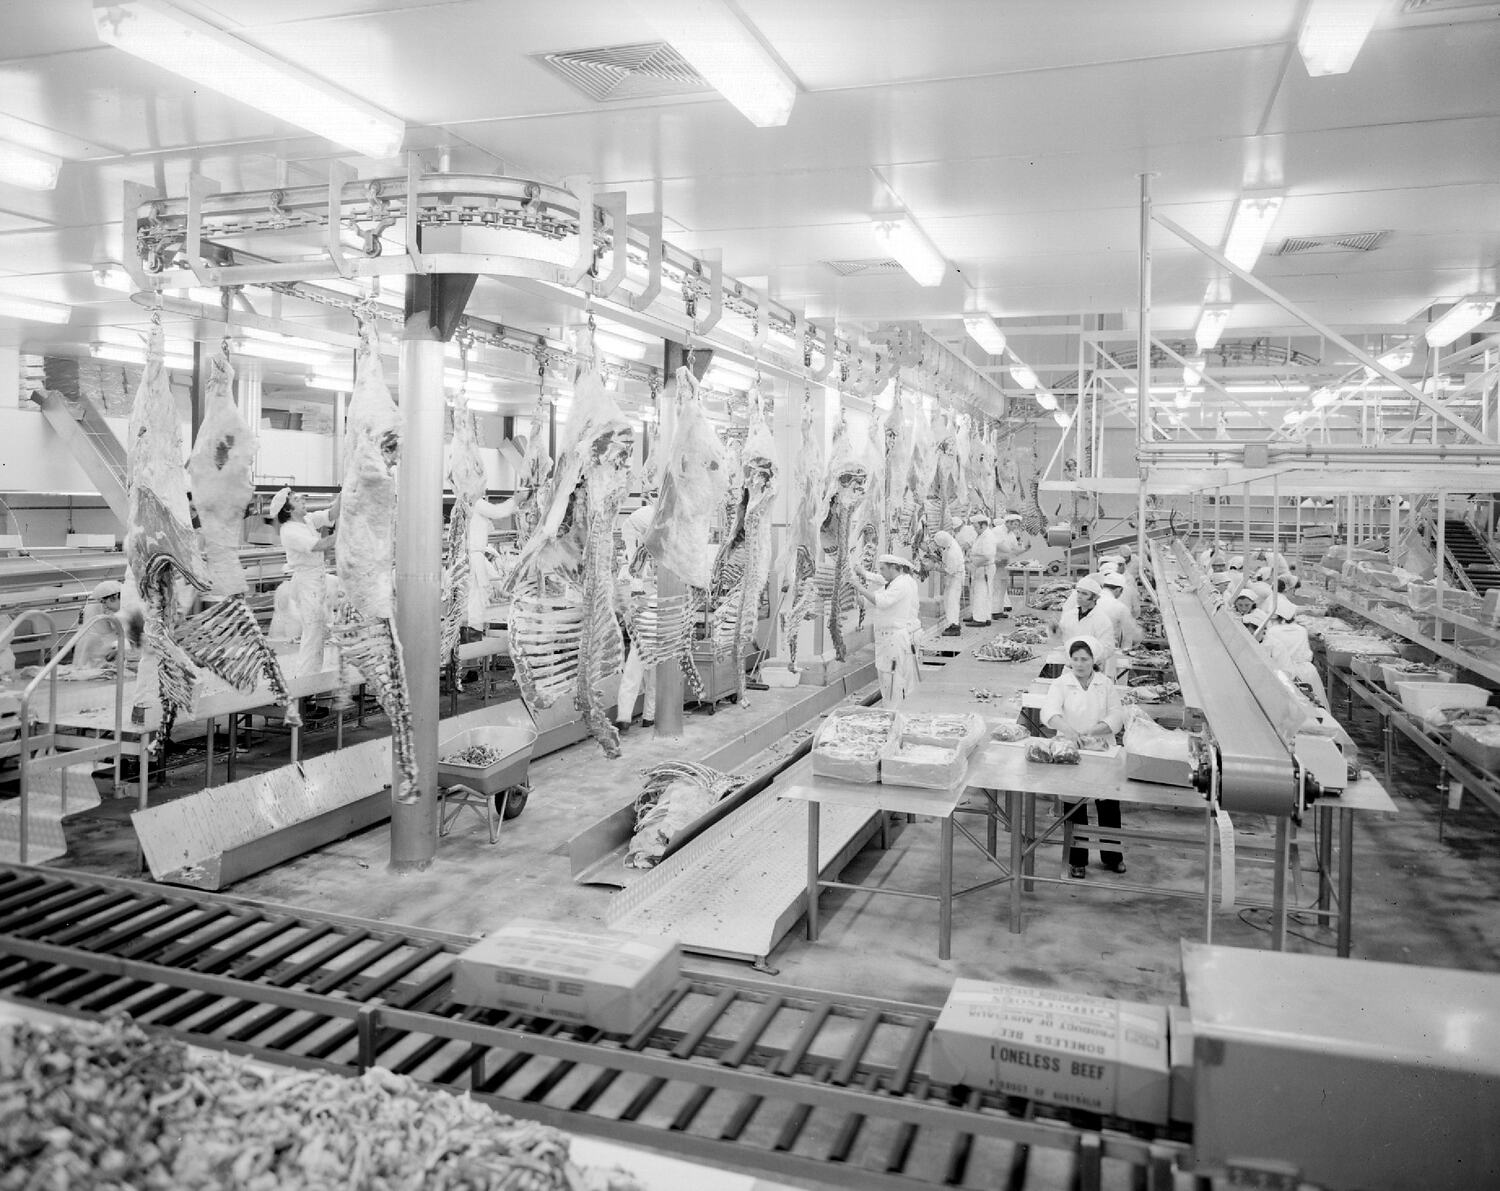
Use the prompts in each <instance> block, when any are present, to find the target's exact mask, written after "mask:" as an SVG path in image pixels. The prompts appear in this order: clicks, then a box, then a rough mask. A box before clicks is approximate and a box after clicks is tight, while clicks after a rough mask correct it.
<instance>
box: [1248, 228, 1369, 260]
mask: <svg viewBox="0 0 1500 1191" xmlns="http://www.w3.org/2000/svg"><path fill="white" fill-rule="evenodd" d="M1388 235H1390V233H1389V232H1344V233H1338V234H1335V235H1329V236H1288V237H1287V238H1286V239H1285V240H1283V241H1282V242H1281V247H1280V248H1278V249H1277V250H1276V251H1275V253H1274V254H1273V255H1275V256H1297V255H1301V254H1303V253H1309V252H1316V253H1319V254H1320V255H1327V254H1329V253H1333V252H1374V251H1375V250H1376V249H1377V248H1379V247H1380V246H1381V245H1382V244H1383V243H1385V238H1386V236H1388Z"/></svg>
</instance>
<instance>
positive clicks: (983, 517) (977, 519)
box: [971, 513, 990, 525]
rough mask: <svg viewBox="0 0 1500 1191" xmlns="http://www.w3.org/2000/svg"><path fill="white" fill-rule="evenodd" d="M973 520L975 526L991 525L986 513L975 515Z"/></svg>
mask: <svg viewBox="0 0 1500 1191" xmlns="http://www.w3.org/2000/svg"><path fill="white" fill-rule="evenodd" d="M971 520H972V521H973V522H974V524H975V525H988V524H989V523H990V519H989V516H988V515H987V514H985V513H975V514H974V516H973V517H972V518H971Z"/></svg>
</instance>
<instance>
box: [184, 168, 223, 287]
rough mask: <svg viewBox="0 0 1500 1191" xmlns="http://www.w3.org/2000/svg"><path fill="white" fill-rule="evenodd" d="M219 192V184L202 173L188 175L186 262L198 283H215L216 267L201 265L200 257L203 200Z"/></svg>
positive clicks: (216, 281) (216, 277)
mask: <svg viewBox="0 0 1500 1191" xmlns="http://www.w3.org/2000/svg"><path fill="white" fill-rule="evenodd" d="M218 193H219V184H218V183H217V182H215V181H214V180H213V179H212V178H206V177H204V176H203V175H202V174H198V173H193V174H189V175H188V180H187V246H186V251H187V262H188V268H189V269H191V270H192V271H193V276H194V277H196V278H197V279H198V284H199V285H217V284H218V283H219V282H218V272H219V270H218V268H217V267H214V266H210V267H208V268H204V267H203V262H202V260H201V259H200V257H201V255H202V246H203V200H204V199H206V198H207V197H208V196H209V195H211V194H218Z"/></svg>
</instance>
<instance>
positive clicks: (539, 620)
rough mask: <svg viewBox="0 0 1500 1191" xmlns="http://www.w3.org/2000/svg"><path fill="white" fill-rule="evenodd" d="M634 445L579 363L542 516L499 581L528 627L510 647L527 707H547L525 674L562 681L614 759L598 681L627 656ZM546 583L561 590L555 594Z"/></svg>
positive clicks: (592, 373)
mask: <svg viewBox="0 0 1500 1191" xmlns="http://www.w3.org/2000/svg"><path fill="white" fill-rule="evenodd" d="M634 446H635V431H634V430H633V429H632V428H631V426H630V423H629V422H627V421H626V420H625V417H624V415H623V414H622V413H621V412H620V408H619V406H618V405H616V404H615V401H614V399H613V398H612V397H611V396H610V395H609V394H608V393H607V392H606V391H605V389H604V383H603V381H602V380H601V379H600V376H599V373H598V369H597V366H596V364H594V363H593V362H589V363H586V364H585V365H584V367H583V370H582V372H581V373H580V375H579V377H578V382H577V384H576V385H575V387H574V392H573V411H572V416H571V417H570V418H569V419H568V427H567V431H566V433H565V434H564V436H563V443H562V449H561V450H560V451H559V453H558V460H557V467H556V470H555V471H554V472H553V475H552V478H551V480H550V481H549V482H548V484H547V485H546V489H545V492H544V495H543V498H542V502H541V510H542V516H541V520H540V521H539V523H538V524H537V528H536V530H535V531H534V532H533V533H532V535H531V537H530V538H528V539H527V541H526V542H525V543H524V544H523V545H522V547H521V553H520V557H519V558H517V560H516V565H515V567H514V569H513V570H512V571H511V574H510V576H509V577H508V579H507V580H506V583H505V591H506V593H507V594H513V595H514V596H515V597H516V600H515V606H514V610H513V613H512V624H513V625H514V624H515V623H516V621H517V620H521V621H522V624H523V627H524V629H525V631H524V632H523V633H522V635H521V637H520V638H519V639H517V638H516V637H515V636H514V635H513V636H512V645H511V650H512V657H513V658H514V660H515V663H516V672H517V677H518V679H521V693H522V695H523V696H527V698H528V702H529V703H530V705H531V706H533V707H546V706H548V705H549V704H550V702H551V699H549V698H546V694H547V692H546V691H544V690H543V689H542V687H541V686H540V685H539V684H538V683H537V682H536V681H533V682H532V683H530V684H528V682H527V681H526V680H525V678H524V677H523V675H524V673H525V671H527V670H529V671H530V673H531V674H532V675H533V676H534V679H536V678H540V677H541V676H543V674H546V675H562V676H565V678H566V680H568V681H571V683H572V685H573V705H574V706H575V707H576V708H577V709H578V710H579V711H581V712H583V713H584V720H585V722H586V723H587V725H588V729H589V731H590V733H592V735H593V737H594V739H595V740H597V741H598V742H599V746H600V747H601V748H602V749H603V750H604V753H605V756H608V757H618V756H619V755H620V736H619V732H618V731H616V729H615V726H614V725H613V724H612V723H610V721H609V714H608V712H609V709H608V707H607V706H606V705H605V696H604V690H603V684H604V682H605V680H606V679H608V678H610V677H611V676H612V675H615V674H618V673H619V672H620V670H621V668H622V666H623V665H624V655H625V648H624V638H623V637H622V636H621V634H620V624H619V621H618V620H617V619H616V617H615V574H614V553H615V545H614V532H615V516H616V514H617V513H618V512H619V508H620V501H621V499H622V498H623V497H624V495H625V489H626V486H627V483H628V479H629V474H630V457H631V453H632V451H633V449H634ZM549 584H550V585H551V587H552V588H553V589H554V590H555V591H558V594H557V595H556V596H555V597H553V598H549V597H548V586H549ZM523 597H524V598H523ZM575 609H576V614H575V612H574V610H575ZM549 618H551V619H549ZM513 634H514V630H513ZM575 642H576V645H575V644H574V643H575ZM542 667H545V668H546V669H545V671H543V670H542ZM528 685H530V686H531V693H530V694H529V695H528ZM553 697H555V694H553ZM543 699H545V700H546V701H543Z"/></svg>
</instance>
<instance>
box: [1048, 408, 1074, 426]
mask: <svg viewBox="0 0 1500 1191" xmlns="http://www.w3.org/2000/svg"><path fill="white" fill-rule="evenodd" d="M1052 420H1053V421H1054V422H1056V423H1057V424H1058V425H1059V426H1061V427H1062V428H1063V429H1064V430H1066V429H1067V428H1068V427H1069V426H1071V425H1072V424H1073V415H1072V414H1070V413H1068V412H1067V411H1066V410H1061V409H1060V410H1058V411H1057V412H1056V413H1054V414H1053V415H1052Z"/></svg>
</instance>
